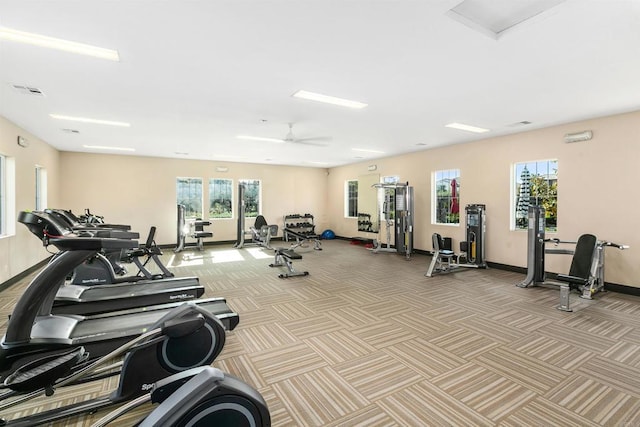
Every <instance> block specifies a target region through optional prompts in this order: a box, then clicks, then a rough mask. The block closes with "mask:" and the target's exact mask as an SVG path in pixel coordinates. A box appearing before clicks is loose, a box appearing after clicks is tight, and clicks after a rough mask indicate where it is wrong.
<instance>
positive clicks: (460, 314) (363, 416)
mask: <svg viewBox="0 0 640 427" xmlns="http://www.w3.org/2000/svg"><path fill="white" fill-rule="evenodd" d="M278 245H279V246H284V245H285V243H284V242H275V246H278ZM322 247H323V250H322V251H315V250H313V249H312V248H298V249H297V252H298V253H300V254H301V255H302V256H303V259H301V260H298V261H295V262H294V267H295V268H296V270H303V271H308V272H309V275H308V276H300V277H292V278H288V279H280V278H279V277H278V274H279V273H281V272H283V271H286V269H284V268H270V267H269V264H270V263H272V262H273V252H272V251H269V250H266V249H261V248H258V247H247V248H244V249H240V250H237V249H233V248H231V247H229V246H206V247H205V250H204V251H202V252H198V251H192V250H188V251H184V252H182V253H180V254H173V253H172V252H171V251H170V250H167V251H165V255H163V260H164V262H165V263H166V264H167V265H168V266H169V267H170V269H171V270H172V271H173V272H174V273H175V274H176V275H178V276H188V275H197V276H198V277H199V278H200V282H201V283H202V284H204V285H205V287H206V294H205V296H206V297H214V296H216V297H217V296H221V297H225V298H226V299H227V303H228V304H229V306H230V307H231V308H232V309H233V310H235V311H236V312H237V313H239V315H240V324H239V326H238V327H237V328H236V329H235V330H234V331H231V332H228V334H227V340H226V345H225V348H224V350H223V352H222V353H221V355H220V356H219V357H218V358H217V360H216V361H215V362H214V364H213V366H215V367H217V368H220V369H222V370H223V371H225V372H229V373H231V374H233V375H235V376H237V377H239V378H241V379H242V380H244V381H245V382H247V383H248V384H250V385H252V386H253V387H254V388H256V389H257V390H258V391H260V393H261V394H262V395H263V396H264V398H265V400H266V402H267V403H268V406H269V409H270V412H271V417H272V423H273V425H274V426H372V427H373V426H624V427H631V426H640V298H638V297H634V296H629V295H623V294H618V293H613V292H606V293H600V294H597V295H596V297H595V299H594V300H583V299H580V298H579V297H578V294H577V293H575V294H572V295H571V304H572V307H573V308H574V312H573V313H566V312H561V311H558V310H556V309H555V306H556V305H557V304H558V299H559V291H558V290H557V288H553V287H537V288H529V289H521V288H518V287H516V286H515V284H516V283H519V282H520V281H522V280H523V278H524V275H522V274H518V273H513V272H507V271H502V270H497V269H486V270H478V269H465V270H460V271H458V272H456V273H452V274H448V275H440V276H434V277H432V278H427V277H425V276H424V273H425V272H426V270H427V267H428V263H429V261H430V257H428V256H425V255H419V254H417V255H414V256H413V257H412V258H411V259H410V260H406V259H405V258H404V257H402V256H399V255H397V254H394V253H377V254H373V253H371V252H370V251H369V250H367V249H366V248H364V247H363V246H360V245H352V244H350V242H348V241H342V240H332V241H323V242H322ZM27 283H28V279H25V280H23V281H21V282H20V283H17V284H15V285H14V286H12V287H11V288H10V289H7V290H5V291H4V292H3V293H2V294H0V316H1V318H2V319H6V316H7V315H8V314H10V313H11V310H12V308H13V305H14V304H15V302H16V300H17V298H18V297H19V296H20V294H21V293H22V292H23V290H24V288H25V286H26V285H27ZM2 323H3V324H2V325H0V328H1V330H4V327H5V326H6V322H2ZM185 351H186V350H185ZM116 386H117V377H116V378H111V379H107V380H104V381H98V382H94V383H89V384H84V385H82V386H75V387H68V388H65V389H64V390H60V391H58V392H56V394H54V395H53V396H51V397H41V398H38V399H35V400H32V401H30V402H27V403H22V404H20V405H18V406H16V407H13V408H10V409H7V410H4V411H3V412H2V415H3V416H5V417H6V418H14V417H19V416H22V415H25V414H29V413H34V412H38V411H40V410H42V409H43V408H51V407H58V406H60V405H64V404H68V403H70V402H76V401H82V400H84V399H88V398H92V397H95V396H99V395H104V394H106V393H109V392H110V391H112V390H114V389H115V387H116ZM150 408H151V407H150V406H144V407H142V408H140V409H138V410H136V411H135V412H134V413H132V414H129V415H127V416H126V417H124V418H123V419H121V420H119V421H118V422H117V423H116V424H115V425H118V426H127V425H132V424H133V423H134V422H135V420H138V419H139V418H140V416H141V414H143V413H145V412H148V411H149V410H150ZM104 413H105V412H104V411H101V412H98V413H96V414H93V415H85V416H81V417H77V418H73V419H69V420H66V421H63V422H58V423H57V424H56V425H57V426H83V427H84V426H90V425H91V423H92V422H93V421H95V420H97V419H98V418H100V417H101V416H102V415H104Z"/></svg>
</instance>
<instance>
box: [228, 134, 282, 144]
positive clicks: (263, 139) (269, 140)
mask: <svg viewBox="0 0 640 427" xmlns="http://www.w3.org/2000/svg"><path fill="white" fill-rule="evenodd" d="M236 138H238V139H246V140H248V141H266V142H277V143H283V142H285V141H284V139H278V138H265V137H262V136H251V135H238V136H236Z"/></svg>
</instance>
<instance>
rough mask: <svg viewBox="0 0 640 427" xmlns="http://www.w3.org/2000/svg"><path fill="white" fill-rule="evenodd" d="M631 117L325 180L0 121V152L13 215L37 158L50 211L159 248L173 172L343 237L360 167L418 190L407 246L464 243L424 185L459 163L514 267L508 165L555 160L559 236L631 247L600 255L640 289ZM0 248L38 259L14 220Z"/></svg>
mask: <svg viewBox="0 0 640 427" xmlns="http://www.w3.org/2000/svg"><path fill="white" fill-rule="evenodd" d="M637 123H640V111H638V112H634V113H628V114H621V115H616V116H611V117H604V118H598V119H593V120H588V121H583V122H578V123H573V124H568V125H562V126H556V127H551V128H546V129H541V130H533V131H529V132H523V133H520V134H517V135H510V136H504V137H498V138H489V139H486V140H483V141H479V142H474V143H468V144H460V145H455V146H449V147H442V148H434V149H429V150H425V151H420V152H416V153H412V154H407V155H403V156H397V157H390V158H385V159H376V160H370V161H366V162H362V163H358V164H353V165H348V166H344V167H336V168H332V169H330V170H329V171H328V176H327V171H326V170H324V169H315V168H302V167H289V166H269V165H254V164H241V163H222V162H213V161H197V160H175V159H162V158H148V157H135V156H114V155H96V154H82V153H69V152H64V153H60V154H58V153H57V152H56V151H55V150H53V149H52V148H50V147H49V146H48V145H46V144H45V143H43V142H42V141H39V140H38V139H37V138H35V137H33V136H32V135H29V134H27V133H26V132H24V131H22V130H20V129H19V128H18V127H17V126H15V125H13V124H11V123H9V122H8V121H6V120H3V119H2V120H0V130H1V131H2V133H1V137H0V152H2V153H3V154H5V155H9V156H15V158H16V165H17V168H16V169H17V171H18V172H17V175H18V176H17V178H18V189H19V190H18V202H17V210H18V211H19V210H22V209H31V208H32V207H33V200H34V197H35V196H34V177H33V176H34V173H33V167H34V166H35V164H40V165H43V166H45V167H46V168H47V169H48V172H49V201H50V203H49V205H50V206H57V207H65V208H71V209H73V210H74V211H76V212H82V211H83V210H84V208H87V207H89V208H91V209H92V211H94V212H96V213H99V214H101V215H104V216H105V217H106V219H107V220H108V221H111V222H122V223H128V224H131V225H132V226H133V228H134V229H135V230H138V231H140V232H141V234H143V237H144V235H146V233H147V231H148V228H149V226H151V225H155V226H157V227H158V235H157V241H158V243H160V244H174V243H175V240H176V237H175V234H176V230H175V228H176V224H175V222H176V206H175V178H176V177H177V176H187V177H202V178H204V180H205V182H207V179H208V178H218V177H219V178H230V179H233V180H234V187H235V185H236V183H237V180H238V179H240V178H249V179H261V180H262V183H263V214H264V215H265V217H266V218H267V220H268V221H269V222H270V223H274V222H275V223H277V224H278V225H280V226H281V225H282V217H283V216H284V215H285V214H289V213H307V212H309V213H312V214H314V215H315V216H316V224H317V230H318V231H322V230H324V229H326V228H331V229H333V230H334V231H335V232H336V234H337V235H339V236H347V237H350V236H358V235H360V236H367V235H366V234H363V233H358V232H357V221H356V220H355V219H347V218H344V183H345V181H346V180H347V179H357V178H358V176H360V175H366V174H369V173H370V172H369V171H367V166H368V165H371V164H376V165H377V167H378V169H377V171H376V172H377V173H379V174H380V175H383V176H384V175H399V176H400V179H401V180H402V181H408V182H409V183H410V185H412V186H413V187H414V191H415V225H414V229H415V232H414V242H415V243H414V246H415V247H416V248H417V249H422V250H430V249H431V240H430V236H431V234H432V233H433V232H439V233H441V234H442V235H443V236H449V237H452V238H453V239H454V245H455V246H457V244H458V242H459V241H460V240H464V224H462V226H460V227H452V226H435V225H432V224H431V213H430V212H431V194H430V192H431V190H430V189H431V173H432V172H433V171H435V170H443V169H460V171H461V206H464V205H466V204H470V203H484V204H486V205H487V236H486V252H487V260H488V261H490V262H495V263H501V264H507V265H513V266H521V267H524V266H526V245H527V235H526V232H522V231H511V230H510V228H509V225H510V221H509V217H510V212H511V204H512V203H513V202H512V200H511V198H510V196H509V194H510V174H511V167H512V165H513V163H516V162H525V161H532V160H542V159H552V158H557V159H558V164H559V183H558V199H559V201H558V213H559V221H558V230H559V231H558V233H557V234H556V236H557V237H559V238H561V239H565V240H571V239H575V238H577V236H578V235H580V234H582V233H587V232H589V233H594V234H596V235H597V236H598V237H599V238H600V239H606V240H611V241H615V242H619V243H626V244H629V245H631V249H630V250H627V251H618V250H613V249H609V250H607V257H606V259H607V271H606V280H607V281H609V282H613V283H619V284H623V285H627V286H633V287H640V262H639V261H640V257H638V256H637V253H638V252H637V251H638V250H639V248H640V233H639V232H638V231H637V229H636V225H635V222H634V219H635V216H636V212H637V211H638V210H639V209H640V202H638V201H637V199H636V198H635V197H633V196H632V195H633V194H634V192H635V187H636V184H637V183H638V182H640V168H638V167H637V166H636V163H637V160H636V159H638V158H640V144H638V141H640V126H639V125H637ZM586 129H590V130H592V131H593V133H594V137H593V139H592V140H591V141H586V142H579V143H574V144H566V143H564V142H563V141H562V137H563V135H564V134H565V133H569V132H578V131H582V130H586ZM18 134H21V135H24V136H26V137H27V139H29V140H30V142H31V145H30V146H29V148H27V149H23V148H20V147H18V146H17V145H16V143H15V138H16V136H17V135H18ZM216 166H226V167H228V168H229V171H228V172H226V173H217V174H216V173H215V167H216ZM234 191H235V189H234ZM206 192H207V188H206V184H205V193H206ZM251 222H252V221H249V223H251ZM211 229H212V231H213V233H214V240H219V241H224V240H235V238H236V221H235V220H218V221H215V223H214V225H213V226H212V227H211ZM382 232H383V233H384V228H383V231H382ZM369 237H371V236H370V235H369ZM381 237H382V235H380V237H378V238H379V239H380V238H381ZM0 249H1V250H2V252H1V253H2V259H0V281H1V280H6V279H7V278H9V277H12V276H13V275H15V274H18V273H19V272H21V271H22V270H24V269H25V268H27V267H29V266H31V265H33V264H34V263H35V262H37V261H39V260H41V259H43V258H44V256H45V255H46V253H45V252H44V250H43V249H42V248H41V247H40V245H39V244H38V242H37V240H36V239H35V238H33V236H31V235H30V234H28V232H27V231H26V229H24V227H17V235H16V236H15V237H7V238H2V239H0ZM380 256H388V255H384V254H380ZM569 261H570V259H569V257H562V256H551V255H550V256H547V269H548V270H550V271H566V270H568V264H569ZM426 267H427V266H426V265H425V271H426Z"/></svg>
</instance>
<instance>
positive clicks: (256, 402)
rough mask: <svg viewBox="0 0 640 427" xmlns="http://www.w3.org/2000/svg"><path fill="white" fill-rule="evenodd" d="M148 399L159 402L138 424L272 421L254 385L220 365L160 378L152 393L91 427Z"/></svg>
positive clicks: (255, 426)
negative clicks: (230, 373)
mask: <svg viewBox="0 0 640 427" xmlns="http://www.w3.org/2000/svg"><path fill="white" fill-rule="evenodd" d="M186 379H188V381H186V382H185V380H186ZM147 402H152V403H158V404H159V406H158V407H156V409H154V410H153V412H151V413H150V414H149V415H148V416H146V417H145V418H144V419H143V420H141V421H140V422H139V423H138V424H136V426H137V427H159V426H163V427H177V426H202V427H206V426H238V427H240V426H247V427H249V426H252V427H268V426H270V425H271V415H270V414H269V409H268V408H267V404H266V402H265V401H264V398H263V397H262V396H261V395H260V394H259V393H258V392H257V391H256V390H255V389H253V388H252V387H250V386H249V385H248V384H246V383H244V382H242V381H241V380H239V379H238V378H236V377H234V376H232V375H229V374H226V373H224V372H222V371H221V370H219V369H216V368H212V367H202V368H194V369H192V370H190V371H185V372H181V373H178V374H174V375H172V376H170V377H167V378H165V379H163V380H160V381H158V382H157V383H155V384H154V386H153V388H152V389H151V393H149V394H145V395H143V396H141V397H140V398H138V399H136V400H133V401H131V402H130V403H127V404H126V405H123V406H122V407H121V408H119V409H117V410H115V411H113V412H111V413H109V414H107V415H106V416H104V417H103V418H101V419H100V420H98V421H97V422H96V423H94V424H92V426H91V427H104V426H106V425H107V424H109V423H110V422H112V421H114V420H116V419H117V418H118V417H120V416H122V415H123V414H125V413H127V412H128V411H130V410H132V409H133V408H136V407H138V406H140V405H142V404H144V403H147Z"/></svg>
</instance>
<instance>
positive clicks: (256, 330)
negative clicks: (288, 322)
mask: <svg viewBox="0 0 640 427" xmlns="http://www.w3.org/2000/svg"><path fill="white" fill-rule="evenodd" d="M234 338H235V340H237V341H238V342H240V343H241V344H242V346H243V347H244V349H245V352H248V353H257V352H260V351H265V350H270V349H273V348H277V347H280V346H283V345H287V344H293V343H296V342H297V341H298V339H297V338H296V337H295V336H294V335H293V334H291V333H290V332H289V331H288V330H287V329H286V328H285V327H284V326H282V325H281V324H280V323H279V322H271V323H265V324H263V325H255V326H253V327H251V328H243V329H239V330H236V331H234Z"/></svg>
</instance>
